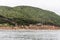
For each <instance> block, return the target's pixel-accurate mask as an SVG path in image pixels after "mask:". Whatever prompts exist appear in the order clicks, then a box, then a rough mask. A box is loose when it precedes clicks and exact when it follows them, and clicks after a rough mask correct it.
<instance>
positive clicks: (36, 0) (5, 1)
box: [0, 0, 60, 15]
mask: <svg viewBox="0 0 60 40" xmlns="http://www.w3.org/2000/svg"><path fill="white" fill-rule="evenodd" d="M21 5H26V6H33V7H38V8H42V9H45V10H50V11H53V12H55V13H57V14H58V15H60V0H0V6H10V7H14V6H21Z"/></svg>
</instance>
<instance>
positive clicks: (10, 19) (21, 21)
mask: <svg viewBox="0 0 60 40" xmlns="http://www.w3.org/2000/svg"><path fill="white" fill-rule="evenodd" d="M36 23H42V24H47V25H58V26H60V16H58V15H57V14H55V13H54V12H51V11H48V10H43V9H40V8H36V7H31V6H16V7H7V6H0V24H9V25H29V24H36Z"/></svg>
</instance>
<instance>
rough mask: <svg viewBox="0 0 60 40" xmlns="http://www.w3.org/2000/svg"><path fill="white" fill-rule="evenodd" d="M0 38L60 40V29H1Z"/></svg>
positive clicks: (12, 39)
mask: <svg viewBox="0 0 60 40" xmlns="http://www.w3.org/2000/svg"><path fill="white" fill-rule="evenodd" d="M0 40H60V30H0Z"/></svg>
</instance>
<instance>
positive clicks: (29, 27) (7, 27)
mask: <svg viewBox="0 0 60 40" xmlns="http://www.w3.org/2000/svg"><path fill="white" fill-rule="evenodd" d="M0 29H6V30H20V29H31V30H59V29H60V27H59V26H51V25H40V26H38V25H29V26H23V25H22V26H15V27H13V26H0Z"/></svg>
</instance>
